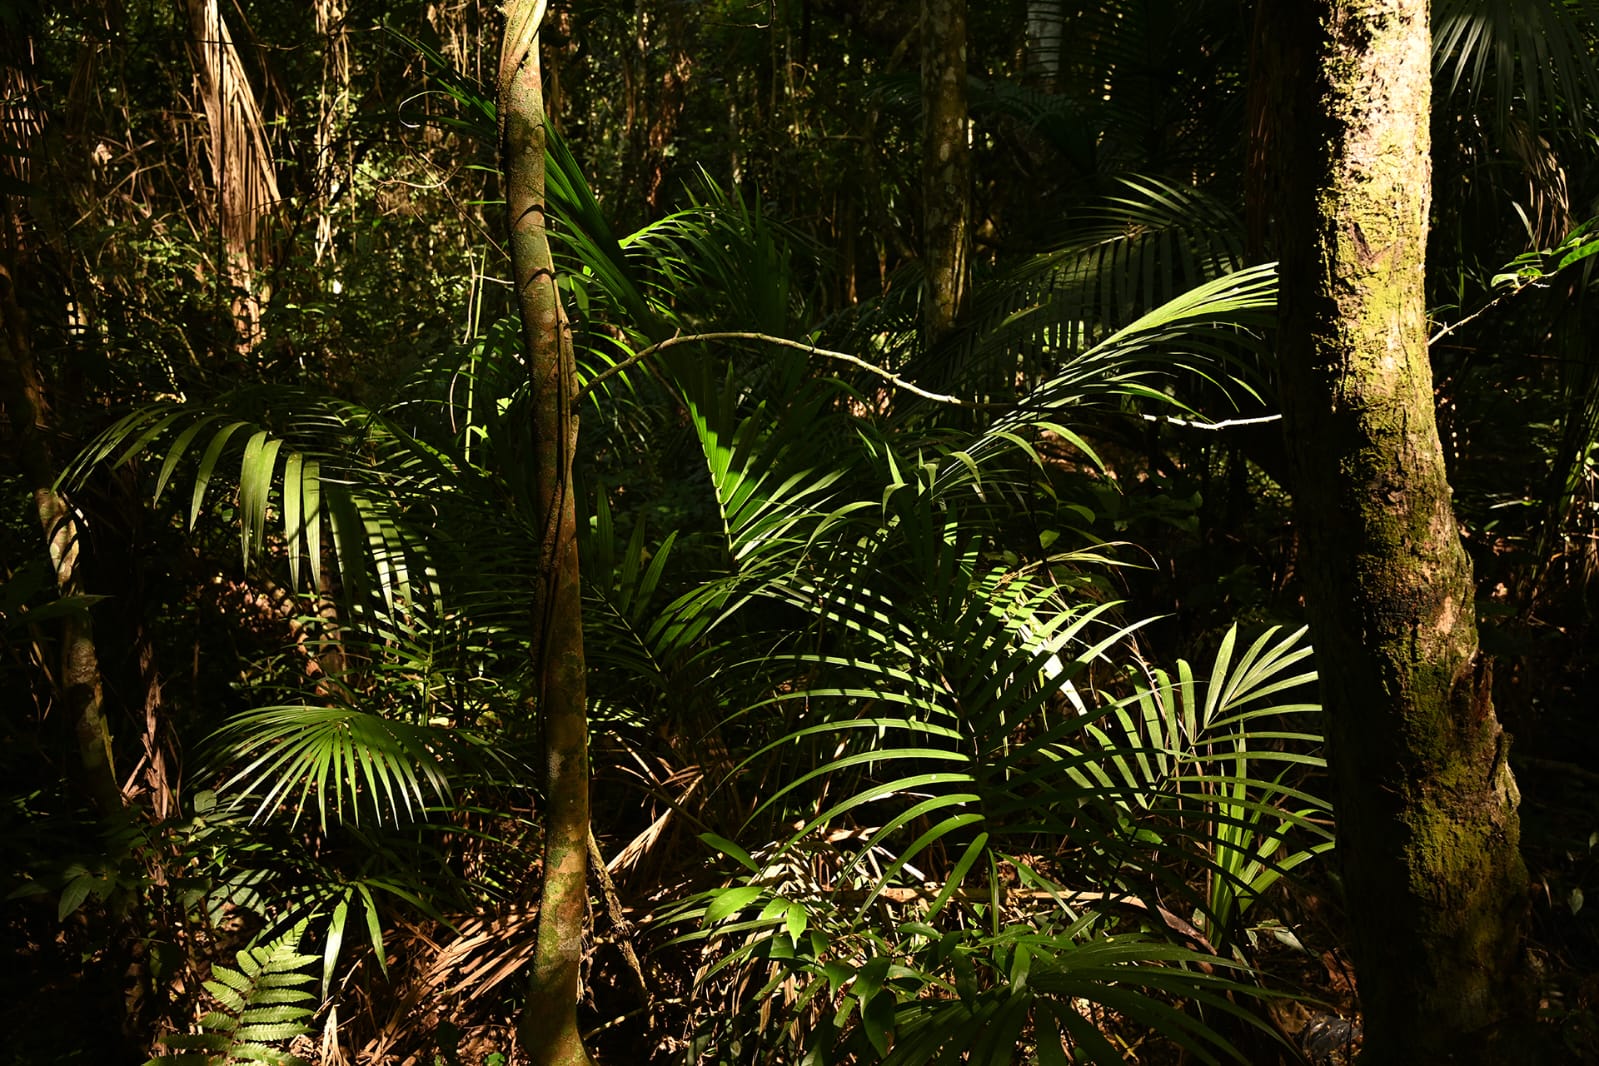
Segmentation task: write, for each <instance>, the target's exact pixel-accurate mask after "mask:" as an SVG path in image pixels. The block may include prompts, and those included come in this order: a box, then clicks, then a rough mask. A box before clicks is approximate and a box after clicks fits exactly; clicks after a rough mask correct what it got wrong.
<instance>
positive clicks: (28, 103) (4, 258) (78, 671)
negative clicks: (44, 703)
mask: <svg viewBox="0 0 1599 1066" xmlns="http://www.w3.org/2000/svg"><path fill="white" fill-rule="evenodd" d="M13 33H17V36H15V37H13V36H11V35H12V34H13ZM0 46H3V47H0V67H3V76H0V82H3V85H0V87H3V88H4V90H5V93H4V99H3V101H0V131H3V132H4V133H5V134H6V135H7V136H8V139H9V140H10V141H11V143H12V144H13V145H14V146H15V147H16V148H17V149H18V151H17V152H16V153H15V154H8V156H7V158H6V160H5V162H4V163H3V164H0V166H3V170H0V172H3V173H4V174H5V176H6V177H8V178H10V179H11V180H12V181H15V182H17V183H19V184H22V185H27V184H30V183H32V182H33V181H35V180H36V174H35V172H34V169H33V165H32V164H33V158H34V153H35V151H36V150H37V147H38V145H40V144H42V143H43V142H44V138H45V125H44V124H45V113H44V111H43V109H42V108H41V107H40V106H39V104H38V100H39V87H38V84H37V83H36V81H35V79H34V73H33V68H32V64H31V58H32V56H33V53H34V41H33V40H32V38H31V37H28V36H23V35H22V34H20V33H18V32H17V28H16V27H0ZM26 202H27V201H26V199H25V198H24V197H23V196H20V195H18V194H16V193H15V192H7V193H6V194H5V196H4V200H3V203H4V217H3V221H0V225H3V226H4V232H3V233H0V408H4V414H5V416H6V417H7V418H8V420H9V421H10V424H11V434H12V437H13V439H14V444H15V447H16V450H17V466H18V468H19V469H20V471H21V473H22V476H23V478H24V479H25V481H26V483H27V486H28V488H29V490H30V491H31V492H32V493H33V504H34V512H35V514H37V516H38V518H39V524H40V526H41V528H42V529H43V532H44V540H45V544H44V547H45V549H46V550H47V552H48V553H49V557H50V566H51V569H52V571H53V573H54V574H55V581H56V590H57V591H58V592H59V593H60V594H61V595H62V596H75V595H80V594H82V592H83V588H82V575H81V574H80V573H79V571H78V547H79V540H78V535H79V530H78V523H77V520H76V519H75V518H74V517H73V514H72V509H71V508H70V507H69V506H68V505H67V501H66V500H65V499H64V498H63V497H62V495H61V494H60V493H59V492H57V491H56V488H55V483H56V474H57V470H56V467H55V462H54V460H53V459H52V457H51V455H50V446H49V437H48V434H49V432H50V428H49V427H50V418H49V414H50V412H49V407H48V405H47V404H46V403H45V392H44V383H43V381H42V380H41V378H40V375H39V368H38V366H37V364H35V363H34V360H33V348H32V346H31V344H30V343H29V337H28V326H27V322H26V321H25V319H24V317H23V313H22V308H21V306H20V303H19V301H18V299H17V291H16V280H15V279H16V278H17V277H19V276H21V277H27V276H29V275H28V273H27V272H26V267H27V265H28V261H29V258H30V256H29V252H30V246H31V244H32V242H33V240H34V239H35V234H36V232H37V227H36V226H34V225H33V223H32V220H31V219H30V218H29V217H28V215H27V208H26V206H25V204H26ZM19 268H21V269H20V270H19ZM56 688H57V691H58V693H59V695H60V698H61V700H62V702H63V703H64V704H65V708H66V712H67V714H68V716H69V719H70V721H71V722H72V728H73V733H74V734H75V736H76V738H77V746H78V763H79V767H80V770H81V772H82V774H83V788H84V791H85V793H86V794H87V795H88V797H89V800H90V802H91V803H92V804H93V805H94V808H95V810H96V811H98V812H99V813H100V814H101V815H102V816H104V817H110V816H112V815H114V814H118V813H120V812H121V811H122V809H123V804H122V789H121V788H120V787H119V786H118V784H117V777H116V763H115V761H114V760H113V759H112V749H111V728H110V725H109V724H108V723H107V722H106V717H105V706H104V703H105V701H104V686H103V685H102V683H101V675H100V659H99V656H98V654H97V653H96V651H95V644H94V627H93V623H92V622H91V621H90V620H89V612H88V610H87V609H84V610H80V611H74V612H72V613H70V614H67V615H65V616H63V618H62V619H61V666H60V674H59V676H58V677H57V678H56Z"/></svg>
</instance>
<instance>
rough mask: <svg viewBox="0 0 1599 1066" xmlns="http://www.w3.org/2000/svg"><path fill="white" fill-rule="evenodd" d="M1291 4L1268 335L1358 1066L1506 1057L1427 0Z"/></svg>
mask: <svg viewBox="0 0 1599 1066" xmlns="http://www.w3.org/2000/svg"><path fill="white" fill-rule="evenodd" d="M1286 9H1292V10H1291V11H1290V12H1289V13H1287V14H1285V15H1283V14H1280V15H1279V16H1278V17H1280V18H1282V19H1283V23H1282V25H1281V26H1280V27H1279V29H1280V31H1281V32H1288V33H1293V34H1298V35H1301V37H1300V40H1299V42H1298V45H1299V47H1294V48H1290V49H1289V51H1291V52H1297V53H1298V54H1301V55H1304V56H1307V57H1311V60H1312V62H1311V64H1310V65H1308V67H1307V68H1306V69H1304V70H1303V71H1302V73H1301V76H1300V77H1299V78H1297V79H1296V89H1295V91H1294V92H1293V93H1291V94H1289V103H1290V106H1291V110H1290V111H1289V113H1288V114H1286V115H1281V116H1278V118H1279V122H1280V127H1279V130H1278V133H1279V134H1280V137H1279V139H1278V141H1277V142H1276V144H1277V148H1278V149H1279V151H1281V152H1283V153H1284V158H1283V160H1282V162H1283V164H1284V166H1285V168H1286V169H1285V171H1284V180H1283V184H1282V195H1283V199H1282V201H1281V202H1280V204H1279V208H1278V212H1277V214H1278V218H1277V223H1278V232H1279V234H1280V236H1281V239H1282V256H1283V262H1282V331H1281V337H1280V346H1279V351H1280V355H1281V366H1282V378H1283V402H1284V415H1285V426H1286V431H1287V433H1288V437H1289V446H1290V449H1289V450H1290V453H1291V459H1292V463H1293V467H1294V482H1295V507H1296V517H1297V521H1298V524H1299V527H1300V535H1301V538H1302V543H1303V547H1304V553H1305V559H1304V564H1305V565H1304V569H1305V573H1306V576H1307V586H1308V587H1307V599H1308V606H1309V610H1310V619H1311V629H1312V633H1313V635H1314V638H1315V642H1316V650H1317V657H1318V662H1319V669H1320V673H1321V677H1322V687H1323V700H1324V702H1325V705H1326V717H1327V728H1328V737H1329V744H1330V751H1329V763H1330V766H1331V769H1332V773H1333V777H1334V782H1335V798H1336V804H1337V814H1338V824H1339V834H1340V836H1339V840H1340V843H1339V855H1340V863H1341V866H1342V870H1343V874H1344V880H1345V893H1346V898H1347V902H1348V906H1349V913H1350V924H1351V931H1352V936H1353V945H1352V946H1353V950H1354V953H1355V963H1356V969H1357V973H1358V976H1359V984H1360V1001H1361V1008H1362V1010H1363V1011H1364V1014H1365V1027H1366V1051H1365V1055H1364V1059H1363V1060H1362V1061H1363V1062H1367V1063H1384V1064H1385V1063H1441V1062H1487V1061H1494V1062H1499V1061H1505V1056H1506V1054H1507V1050H1506V1048H1505V1047H1503V1046H1502V1045H1501V1043H1500V1038H1501V1037H1502V1035H1503V1034H1504V1032H1505V1031H1506V1030H1507V1028H1508V1027H1509V1026H1510V1025H1511V1023H1513V1022H1514V1021H1515V1020H1516V1018H1517V1015H1518V1011H1519V1010H1520V1009H1521V1007H1522V1006H1523V1005H1524V1003H1525V1000H1524V999H1523V998H1522V996H1521V993H1520V987H1519V981H1518V976H1519V969H1520V966H1519V962H1520V938H1521V933H1522V928H1523V924H1524V921H1525V912H1526V907H1527V877H1526V871H1525V868H1524V867H1523V865H1522V862H1521V858H1520V855H1519V851H1518V820H1517V801H1518V797H1517V793H1516V786H1515V782H1514V780H1513V779H1512V777H1511V773H1510V768H1509V766H1508V765H1507V763H1506V760H1505V756H1506V750H1507V747H1508V740H1509V738H1508V737H1507V736H1506V735H1505V734H1504V733H1503V732H1502V731H1501V729H1500V727H1499V723H1498V720H1497V719H1496V718H1495V715H1494V711H1493V706H1492V703H1491V702H1490V699H1489V688H1490V685H1489V668H1488V664H1487V661H1486V660H1485V659H1484V658H1483V657H1482V655H1481V653H1480V652H1479V650H1478V647H1477V630H1476V620H1475V608H1474V590H1473V582H1472V573H1471V564H1470V561H1469V559H1468V558H1467V556H1466V554H1465V552H1464V550H1463V548H1462V546H1461V542H1460V535H1459V531H1458V529H1457V527H1456V524H1455V517H1454V512H1453V510H1452V506H1451V501H1450V490H1449V485H1448V482H1447V481H1446V479H1445V471H1444V456H1443V450H1442V448H1441V446H1440V444H1439V440H1438V432H1437V427H1436V425H1435V422H1434V418H1433V395H1432V378H1431V370H1430V367H1429V364H1428V357H1427V321H1426V311H1425V304H1424V295H1423V280H1424V274H1423V266H1424V261H1425V248H1426V236H1427V219H1428V205H1429V195H1430V164H1429V160H1428V109H1429V106H1430V102H1429V94H1430V65H1429V57H1430V41H1429V34H1428V28H1427V3H1426V0H1315V2H1312V3H1306V4H1304V5H1286V6H1285V10H1286Z"/></svg>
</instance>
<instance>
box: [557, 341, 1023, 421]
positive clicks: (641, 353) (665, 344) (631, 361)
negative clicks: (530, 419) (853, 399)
mask: <svg viewBox="0 0 1599 1066" xmlns="http://www.w3.org/2000/svg"><path fill="white" fill-rule="evenodd" d="M704 341H759V342H760V343H763V344H773V345H776V346H777V347H779V348H792V349H794V350H795V351H799V352H804V353H806V354H807V355H819V356H821V357H822V358H824V359H836V360H838V361H839V362H841V363H849V364H850V365H851V366H856V367H859V368H860V369H862V370H865V371H866V372H868V373H871V374H876V375H877V376H878V377H880V378H882V379H883V380H884V381H886V382H888V383H889V384H891V385H893V386H894V387H895V388H898V389H903V390H905V391H906V392H909V393H911V394H913V395H916V396H920V397H921V398H922V399H924V400H932V401H933V402H934V403H944V404H949V405H950V406H952V407H972V408H978V409H986V408H988V407H990V406H992V405H990V404H986V403H974V402H972V401H971V400H963V399H961V398H960V397H958V396H946V395H945V394H943V393H941V392H928V391H927V390H926V389H924V388H922V387H921V386H920V385H916V384H913V383H911V382H909V381H906V380H905V379H904V378H902V377H899V376H898V375H896V374H893V373H891V372H890V371H887V370H884V369H883V368H882V367H880V366H877V365H876V364H874V363H868V362H867V361H866V360H864V359H862V358H861V357H860V356H858V355H850V354H849V353H848V352H835V351H832V350H831V349H828V348H818V347H817V346H816V345H814V344H810V343H807V342H805V341H796V340H790V339H789V338H787V337H774V336H772V335H771V334H770V333H750V332H745V331H722V332H717V333H684V334H679V335H678V336H676V337H668V338H666V339H665V340H664V341H656V342H655V343H654V344H652V345H650V346H649V347H647V348H641V349H639V350H638V351H636V352H634V353H633V354H632V355H630V356H628V357H627V358H626V359H624V360H622V361H621V362H620V363H617V364H616V365H615V366H612V367H610V368H608V369H606V370H604V371H602V372H600V373H599V374H596V375H595V376H594V377H592V378H590V379H589V382H588V384H587V385H584V386H583V387H582V388H581V389H579V390H578V393H577V398H578V399H579V400H581V399H582V398H583V397H585V396H587V395H588V394H589V393H590V392H592V391H594V387H595V386H596V385H598V384H599V383H600V382H602V381H605V380H606V379H607V378H613V377H615V376H616V375H617V374H620V373H621V372H622V371H624V370H628V369H630V368H632V367H634V366H637V365H638V364H639V363H642V362H643V361H644V360H646V359H648V358H649V357H650V356H652V355H656V354H658V353H660V352H664V351H665V350H666V349H668V348H676V347H677V346H678V345H680V344H699V343H701V342H704Z"/></svg>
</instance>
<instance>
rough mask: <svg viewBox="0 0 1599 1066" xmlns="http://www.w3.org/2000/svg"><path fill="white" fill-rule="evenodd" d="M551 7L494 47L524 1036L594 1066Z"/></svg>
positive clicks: (571, 367) (563, 1058)
mask: <svg viewBox="0 0 1599 1066" xmlns="http://www.w3.org/2000/svg"><path fill="white" fill-rule="evenodd" d="M543 7H544V4H543V3H542V2H535V0H513V2H511V3H508V4H507V5H506V12H505V17H506V29H505V40H504V43H503V46H502V48H501V51H500V77H499V115H500V165H501V170H502V173H503V176H504V181H505V194H506V201H507V208H508V211H509V213H510V229H511V266H512V275H513V277H514V280H515V283H516V294H517V301H518V308H519V310H520V311H521V315H522V329H523V333H524V336H525V340H526V344H527V359H528V371H529V375H530V390H531V405H530V406H531V414H532V425H531V427H530V432H531V434H532V445H533V449H532V450H533V485H532V486H531V488H532V496H533V501H534V508H535V513H534V522H535V528H536V529H538V530H539V556H538V558H539V576H538V579H537V581H536V582H535V583H534V587H533V590H532V592H533V603H532V613H533V619H532V620H533V646H532V655H533V667H534V677H535V679H536V681H535V684H536V686H537V687H536V697H537V712H538V715H539V720H540V722H541V724H542V726H543V737H544V751H545V758H546V761H547V766H546V778H545V809H544V872H543V885H542V890H541V893H540V897H539V928H538V944H537V948H536V950H535V953H534V958H533V973H532V976H531V978H530V981H529V985H528V1000H527V1006H526V1007H525V1008H524V1009H523V1012H522V1019H521V1023H520V1024H519V1026H518V1035H519V1038H520V1041H521V1044H522V1048H523V1050H524V1051H526V1052H527V1054H528V1055H529V1056H530V1058H531V1061H532V1062H534V1063H535V1064H537V1066H588V1064H589V1062H590V1060H589V1057H588V1053H587V1052H586V1051H585V1050H584V1048H583V1041H582V1038H581V1036H580V1034H579V1033H578V1028H577V996H578V970H579V967H580V966H581V964H582V961H583V928H584V923H585V920H586V918H587V914H588V835H589V768H588V719H587V712H586V708H585V702H586V692H585V685H584V680H585V667H584V662H583V620H582V614H581V612H580V607H581V590H580V586H579V584H578V565H577V564H578V559H577V511H576V502H575V500H574V498H573V495H572V456H573V453H574V451H575V449H576V447H577V417H576V414H575V412H574V410H573V405H574V403H575V400H576V395H577V372H576V365H575V363H574V361H573V356H572V338H571V333H570V330H569V328H568V326H567V323H566V317H565V315H563V314H562V312H561V302H560V296H559V293H558V291H557V290H556V286H555V263H554V260H553V259H552V258H551V255H550V244H549V238H548V235H547V233H546V230H545V200H544V146H545V126H544V122H545V116H544V101H543V92H542V88H543V87H542V85H541V84H540V73H539V48H538V36H537V31H538V23H539V20H540V18H541V17H542V15H543Z"/></svg>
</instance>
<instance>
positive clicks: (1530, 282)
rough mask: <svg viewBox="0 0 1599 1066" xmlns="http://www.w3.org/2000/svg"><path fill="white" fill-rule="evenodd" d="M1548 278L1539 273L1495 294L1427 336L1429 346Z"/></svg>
mask: <svg viewBox="0 0 1599 1066" xmlns="http://www.w3.org/2000/svg"><path fill="white" fill-rule="evenodd" d="M1547 280H1548V275H1545V274H1540V275H1538V276H1537V277H1535V278H1528V279H1527V280H1526V281H1523V282H1520V283H1518V284H1517V285H1516V287H1515V288H1513V289H1510V290H1508V291H1506V292H1502V293H1500V294H1499V295H1498V296H1495V297H1494V298H1493V299H1492V300H1489V301H1488V302H1487V303H1485V304H1483V305H1482V306H1481V307H1479V308H1477V310H1475V311H1473V312H1472V313H1471V314H1469V315H1467V316H1466V317H1465V318H1462V319H1461V320H1460V321H1459V322H1451V323H1449V325H1447V326H1445V327H1444V328H1443V329H1441V330H1439V331H1438V332H1437V333H1434V334H1433V335H1432V336H1430V337H1428V338H1427V346H1428V347H1429V348H1430V347H1432V346H1433V345H1434V344H1437V343H1438V342H1439V341H1441V340H1443V339H1444V338H1445V337H1447V336H1449V334H1451V333H1453V332H1454V331H1455V330H1457V329H1459V328H1460V327H1461V326H1464V325H1465V324H1466V323H1467V322H1470V321H1471V320H1472V319H1474V318H1481V317H1482V316H1483V315H1485V314H1487V313H1488V312H1489V311H1492V310H1493V309H1494V308H1495V307H1497V306H1499V305H1500V304H1501V303H1503V302H1504V301H1506V300H1508V299H1510V298H1511V297H1512V296H1518V295H1520V294H1521V293H1523V292H1525V291H1526V290H1528V289H1530V288H1533V287H1535V286H1536V285H1537V284H1538V283H1539V282H1540V281H1547Z"/></svg>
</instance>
